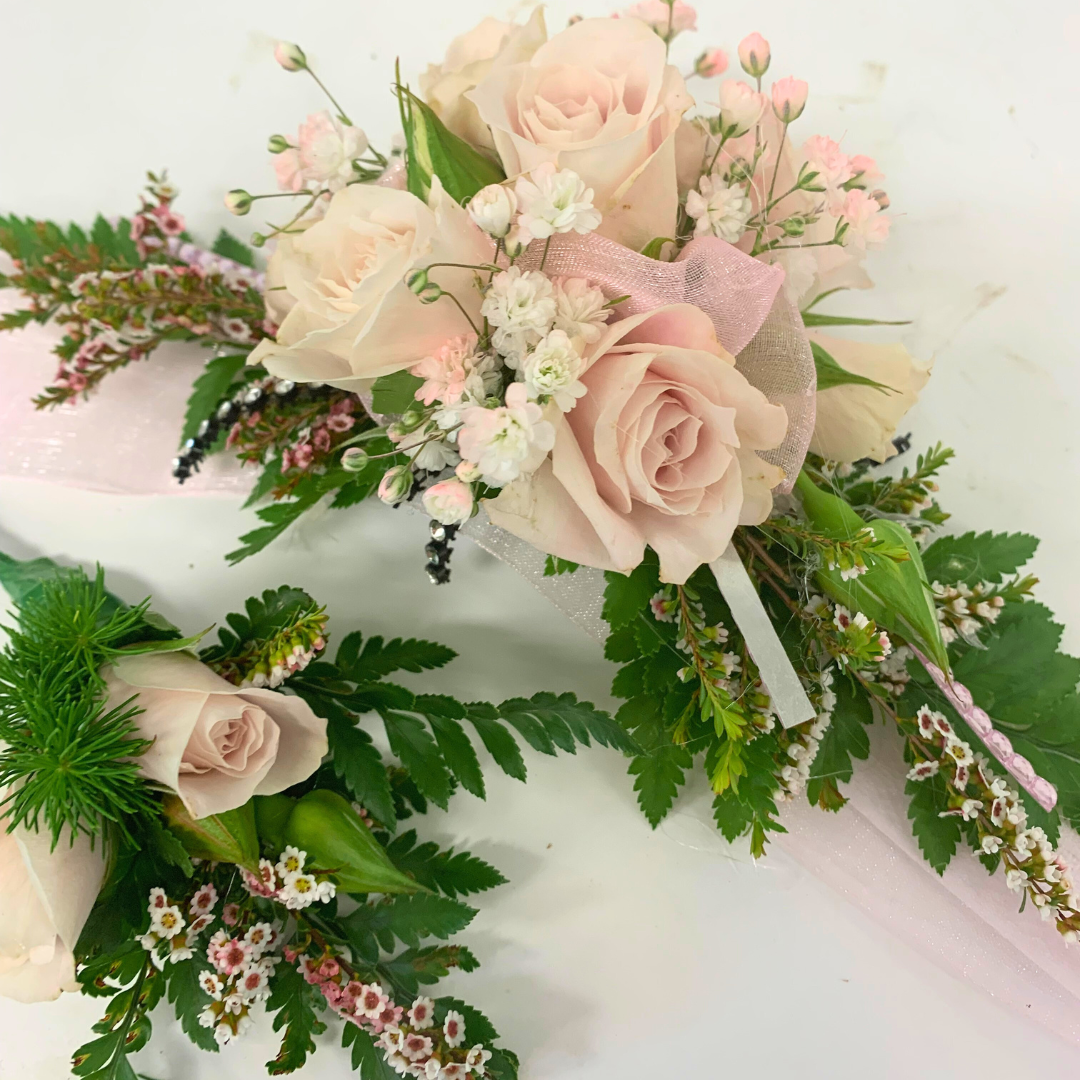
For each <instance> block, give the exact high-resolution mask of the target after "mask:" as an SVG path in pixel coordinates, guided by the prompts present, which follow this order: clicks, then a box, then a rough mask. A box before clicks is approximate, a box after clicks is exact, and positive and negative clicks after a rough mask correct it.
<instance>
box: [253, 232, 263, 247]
mask: <svg viewBox="0 0 1080 1080" xmlns="http://www.w3.org/2000/svg"><path fill="white" fill-rule="evenodd" d="M250 243H251V246H252V247H257V248H258V247H262V246H263V244H265V243H266V237H265V236H263V234H262V233H261V232H255V233H252V234H251V240H250Z"/></svg>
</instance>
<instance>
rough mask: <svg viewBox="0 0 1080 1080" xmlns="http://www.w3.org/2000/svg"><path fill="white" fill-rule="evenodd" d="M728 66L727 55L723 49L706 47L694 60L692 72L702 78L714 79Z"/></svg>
mask: <svg viewBox="0 0 1080 1080" xmlns="http://www.w3.org/2000/svg"><path fill="white" fill-rule="evenodd" d="M727 68H728V55H727V53H726V52H724V50H723V49H708V50H707V51H706V52H703V53H702V54H701V55H700V56H699V57H698V58H697V60H695V61H694V74H695V75H700V76H701V77H702V78H703V79H715V78H716V76H717V75H723V74H724V72H725V71H727Z"/></svg>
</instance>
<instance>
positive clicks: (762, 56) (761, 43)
mask: <svg viewBox="0 0 1080 1080" xmlns="http://www.w3.org/2000/svg"><path fill="white" fill-rule="evenodd" d="M771 59H772V52H771V50H770V49H769V43H768V42H767V41H766V40H765V39H764V38H763V37H762V36H761V35H760V34H758V33H753V34H748V35H747V36H746V37H744V38H743V39H742V41H740V42H739V63H740V64H742V69H743V71H745V72H746V74H747V75H753V76H754V78H755V79H760V78H761V76H762V75H764V74H765V72H766V71H768V70H769V61H770V60H771Z"/></svg>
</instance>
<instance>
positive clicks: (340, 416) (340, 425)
mask: <svg viewBox="0 0 1080 1080" xmlns="http://www.w3.org/2000/svg"><path fill="white" fill-rule="evenodd" d="M355 423H356V421H355V420H354V419H353V418H352V417H351V416H350V415H349V414H348V413H336V414H333V413H332V414H331V415H330V416H328V417H327V418H326V426H327V427H328V428H329V429H330V430H331V431H338V432H343V431H348V430H350V428H352V426H353V424H355Z"/></svg>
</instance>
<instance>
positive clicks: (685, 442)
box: [486, 304, 787, 583]
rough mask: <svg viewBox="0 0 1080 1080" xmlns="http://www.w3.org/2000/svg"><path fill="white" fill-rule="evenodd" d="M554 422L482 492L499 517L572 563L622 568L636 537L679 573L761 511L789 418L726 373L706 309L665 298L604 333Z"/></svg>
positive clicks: (637, 546) (664, 569)
mask: <svg viewBox="0 0 1080 1080" xmlns="http://www.w3.org/2000/svg"><path fill="white" fill-rule="evenodd" d="M586 360H587V362H588V364H589V367H588V370H586V371H585V373H584V374H583V375H581V376H580V379H581V382H582V383H583V384H584V385H585V388H586V391H587V392H586V394H585V395H584V397H582V398H580V399H579V400H578V402H577V405H576V407H575V408H574V409H573V411H572V412H569V413H567V414H566V415H565V416H562V417H559V418H557V419H556V421H555V423H556V435H555V447H554V449H553V451H552V454H551V458H550V459H549V460H548V461H546V462H545V463H544V464H543V465H542V466H541V467H540V469H538V470H537V472H535V473H534V474H533V475H532V476H531V477H528V478H526V479H523V480H520V481H518V482H516V483H514V484H511V485H509V486H508V487H507V488H504V489H503V491H502V492H501V493H500V495H499V496H498V498H496V499H493V500H491V501H489V502H488V503H487V504H486V505H487V510H488V514H489V516H490V517H491V520H492V521H493V522H494V523H495V524H496V525H500V526H502V527H503V528H504V529H507V530H508V531H509V532H512V533H514V535H516V536H520V537H521V538H522V539H524V540H527V541H528V542H529V543H530V544H532V545H534V546H535V547H538V548H540V549H541V550H543V551H546V552H549V553H550V554H552V555H557V556H559V557H560V558H563V559H569V560H570V561H572V562H578V563H584V564H586V565H588V566H596V567H600V568H601V569H605V570H618V571H620V572H622V573H628V572H629V571H630V570H632V569H633V568H634V567H635V566H637V565H638V563H640V562H641V559H642V557H643V556H644V553H645V546H646V545H649V546H650V547H652V548H653V550H654V551H656V553H657V555H659V557H660V577H661V579H662V580H664V581H669V582H678V583H681V582H684V581H686V579H687V578H688V577H689V576H690V575H691V574H692V573H693V572H694V571H695V570H696V569H697V568H698V566H700V565H701V564H702V563H705V562H711V561H712V560H713V559H715V558H717V557H718V556H719V555H720V554H721V552H723V550H724V548H726V547H727V545H728V542H729V541H730V539H731V534H732V532H733V531H734V529H735V526H736V525H739V524H742V525H752V524H757V523H758V522H760V521H764V519H765V518H766V517H767V516H768V514H769V510H770V509H771V507H772V492H771V489H772V488H773V487H775V485H776V484H778V483H779V482H780V481H781V480H782V479H783V471H782V470H781V469H778V468H777V467H776V466H774V465H769V464H767V463H766V462H765V461H763V460H762V459H761V458H760V457H758V456H757V454H756V453H755V452H754V451H755V450H767V449H771V448H773V447H775V446H778V445H779V444H780V442H781V440H782V439H783V437H784V432H785V431H786V429H787V415H786V413H785V412H784V409H783V408H782V407H781V406H779V405H772V404H770V403H769V401H768V400H767V399H766V397H765V396H764V394H762V393H761V392H760V391H759V390H756V389H754V387H752V386H751V385H750V384H749V383H748V382H747V381H746V379H745V378H744V377H743V376H742V374H740V373H739V372H738V371H737V370H736V369H735V360H734V358H733V357H732V356H731V355H730V354H729V353H727V352H725V351H724V349H723V348H722V347H721V346H720V345H719V344H718V343H717V341H716V335H715V333H714V331H713V326H712V323H711V322H710V320H709V318H708V316H707V315H705V314H704V313H703V312H702V311H700V310H699V309H698V308H695V307H692V306H690V305H689V304H674V305H671V306H669V307H664V308H659V309H658V310H656V311H654V312H650V313H647V314H642V315H634V316H632V317H631V318H628V319H623V320H622V321H621V322H618V323H615V324H614V325H613V326H611V327H609V328H608V329H607V332H606V333H605V334H604V336H603V337H601V339H600V340H599V341H598V342H597V343H596V345H595V346H594V347H593V348H592V349H591V351H590V352H589V354H588V356H587V357H586Z"/></svg>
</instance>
